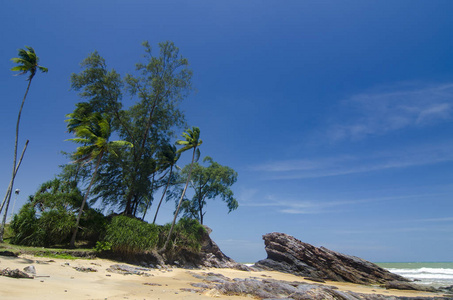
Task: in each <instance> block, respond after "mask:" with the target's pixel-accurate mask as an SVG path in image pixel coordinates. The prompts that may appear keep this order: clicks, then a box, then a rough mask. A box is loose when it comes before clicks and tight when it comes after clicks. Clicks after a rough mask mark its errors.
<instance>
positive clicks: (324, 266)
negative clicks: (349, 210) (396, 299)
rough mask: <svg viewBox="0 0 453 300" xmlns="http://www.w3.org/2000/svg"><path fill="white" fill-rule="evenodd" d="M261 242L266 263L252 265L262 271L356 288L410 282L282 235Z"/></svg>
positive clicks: (383, 270)
mask: <svg viewBox="0 0 453 300" xmlns="http://www.w3.org/2000/svg"><path fill="white" fill-rule="evenodd" d="M263 239H264V243H265V246H266V248H265V250H266V252H267V259H264V260H260V261H259V262H257V263H256V264H255V267H258V268H261V269H265V270H275V271H280V272H285V273H291V274H295V275H299V276H304V277H311V278H317V279H329V280H334V281H345V282H352V283H358V284H380V285H382V284H385V283H388V282H408V281H409V280H408V279H406V278H404V277H401V276H399V275H396V274H393V273H390V272H389V271H387V270H385V269H383V268H380V267H379V266H377V265H375V264H373V263H371V262H369V261H366V260H363V259H361V258H358V257H355V256H350V255H345V254H341V253H338V252H335V251H332V250H329V249H326V248H324V247H321V248H318V247H315V246H312V245H310V244H307V243H303V242H301V241H299V240H298V239H296V238H294V237H292V236H289V235H287V234H284V233H277V232H274V233H269V234H266V235H264V236H263Z"/></svg>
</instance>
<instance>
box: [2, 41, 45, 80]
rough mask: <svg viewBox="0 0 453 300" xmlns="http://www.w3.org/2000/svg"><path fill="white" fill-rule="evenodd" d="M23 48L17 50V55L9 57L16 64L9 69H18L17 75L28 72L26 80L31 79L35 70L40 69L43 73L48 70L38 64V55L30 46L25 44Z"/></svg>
mask: <svg viewBox="0 0 453 300" xmlns="http://www.w3.org/2000/svg"><path fill="white" fill-rule="evenodd" d="M25 48H26V49H19V50H18V55H19V57H14V58H11V61H12V62H14V63H15V64H17V66H15V67H13V68H11V71H19V72H20V73H19V74H18V75H24V74H27V73H28V72H30V75H29V76H28V80H29V81H31V80H32V79H33V77H34V76H35V74H36V71H37V70H40V71H41V72H43V73H47V72H48V71H49V70H48V69H47V68H45V67H42V66H40V65H39V64H38V63H39V57H38V56H37V55H36V53H35V50H34V49H33V48H32V47H29V46H25Z"/></svg>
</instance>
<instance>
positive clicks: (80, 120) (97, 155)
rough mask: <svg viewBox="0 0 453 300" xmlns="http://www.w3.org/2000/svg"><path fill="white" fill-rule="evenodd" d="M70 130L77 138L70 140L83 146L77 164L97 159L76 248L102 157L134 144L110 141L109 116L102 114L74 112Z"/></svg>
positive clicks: (78, 221) (71, 117) (75, 234)
mask: <svg viewBox="0 0 453 300" xmlns="http://www.w3.org/2000/svg"><path fill="white" fill-rule="evenodd" d="M68 116H69V117H70V119H69V120H67V121H68V123H69V124H68V129H69V131H70V132H74V133H75V135H76V137H77V138H74V139H69V140H70V141H73V142H75V143H79V144H82V145H83V146H80V147H78V148H77V150H76V152H74V154H73V155H72V156H73V158H74V159H75V162H76V163H83V162H90V161H92V160H94V159H96V167H95V168H94V171H93V175H92V177H91V181H90V184H89V185H88V188H87V191H86V193H85V196H84V197H83V201H82V205H81V206H80V209H79V213H78V215H77V220H76V223H75V226H74V233H73V234H72V238H71V242H70V247H71V248H74V246H75V239H76V236H77V231H78V229H79V223H80V217H81V216H82V212H83V208H84V206H85V203H86V200H87V198H88V195H89V194H90V190H91V186H92V185H93V182H94V180H95V178H96V174H97V172H98V169H99V165H100V164H101V160H102V157H103V155H104V154H105V153H108V152H112V153H114V154H115V151H114V149H115V148H119V147H122V146H130V147H132V144H131V143H129V142H125V141H113V142H112V141H110V142H109V138H110V134H111V127H110V120H109V118H108V116H107V115H104V116H103V115H101V114H100V113H92V114H90V115H88V116H86V115H82V116H80V114H77V112H74V113H72V114H69V115H68Z"/></svg>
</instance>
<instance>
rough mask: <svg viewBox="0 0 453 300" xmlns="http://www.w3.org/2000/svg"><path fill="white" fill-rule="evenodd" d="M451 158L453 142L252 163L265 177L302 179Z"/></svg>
mask: <svg viewBox="0 0 453 300" xmlns="http://www.w3.org/2000/svg"><path fill="white" fill-rule="evenodd" d="M448 161H453V143H442V144H437V145H425V146H418V147H416V148H411V147H408V148H405V149H399V150H393V149H392V150H391V151H390V150H389V151H381V152H375V153H367V154H365V155H364V154H360V155H355V156H352V155H348V156H346V155H342V156H338V157H326V158H323V157H318V158H312V159H303V160H279V161H271V162H266V163H262V164H259V165H254V166H251V167H250V169H251V170H252V171H259V172H261V173H263V174H264V177H265V178H266V179H271V180H278V179H302V178H319V177H328V176H339V175H348V174H354V173H365V172H372V171H379V170H386V169H398V168H407V167H413V166H422V165H430V164H436V163H442V162H448Z"/></svg>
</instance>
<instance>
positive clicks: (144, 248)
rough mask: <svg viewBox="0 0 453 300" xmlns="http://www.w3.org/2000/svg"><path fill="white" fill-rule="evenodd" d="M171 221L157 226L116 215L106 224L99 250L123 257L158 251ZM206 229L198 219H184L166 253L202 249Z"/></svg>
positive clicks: (181, 220)
mask: <svg viewBox="0 0 453 300" xmlns="http://www.w3.org/2000/svg"><path fill="white" fill-rule="evenodd" d="M170 227H171V224H170V223H169V224H166V225H165V226H158V225H154V224H149V223H146V222H144V221H140V220H138V219H135V218H131V217H126V216H115V217H113V218H112V221H111V223H110V224H109V225H108V226H107V233H106V236H105V238H104V240H103V241H102V242H99V243H98V244H97V245H96V250H97V251H102V250H110V249H111V250H112V251H113V252H114V253H116V254H119V255H121V256H123V257H132V256H133V255H135V254H140V253H146V252H149V251H153V250H157V249H158V248H160V247H162V246H163V245H164V242H165V239H166V238H167V236H168V233H169V231H170ZM204 233H205V228H204V227H203V226H202V225H200V223H199V222H198V221H197V220H193V219H188V218H182V219H180V220H179V222H178V223H177V224H176V226H175V230H174V232H173V233H172V235H171V239H170V242H169V244H168V248H167V254H168V255H171V254H172V253H175V252H177V251H181V250H188V251H191V252H199V251H200V249H201V239H202V237H203V234H204Z"/></svg>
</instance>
